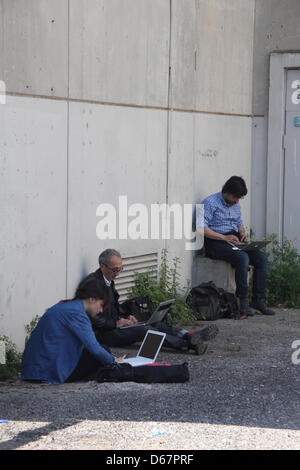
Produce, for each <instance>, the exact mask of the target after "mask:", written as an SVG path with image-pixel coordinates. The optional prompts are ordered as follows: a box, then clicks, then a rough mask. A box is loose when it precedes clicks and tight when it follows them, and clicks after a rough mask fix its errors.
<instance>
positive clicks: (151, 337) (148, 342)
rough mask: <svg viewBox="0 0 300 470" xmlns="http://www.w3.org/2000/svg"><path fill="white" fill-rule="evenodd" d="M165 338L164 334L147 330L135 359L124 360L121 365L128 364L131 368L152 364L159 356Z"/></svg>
mask: <svg viewBox="0 0 300 470" xmlns="http://www.w3.org/2000/svg"><path fill="white" fill-rule="evenodd" d="M165 337H166V333H161V332H160V331H153V330H148V331H147V333H146V335H145V338H144V340H143V342H142V345H141V347H140V349H139V352H138V353H137V355H136V357H133V358H131V359H124V361H123V363H126V364H130V365H131V366H133V367H137V366H144V365H146V364H152V363H153V362H155V360H156V358H157V356H158V354H159V351H160V348H161V347H162V345H163V342H164V339H165Z"/></svg>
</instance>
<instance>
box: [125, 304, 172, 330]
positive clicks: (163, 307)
mask: <svg viewBox="0 0 300 470" xmlns="http://www.w3.org/2000/svg"><path fill="white" fill-rule="evenodd" d="M174 302H175V299H170V300H165V301H164V302H161V303H160V304H159V306H158V307H157V309H156V310H155V312H154V313H152V315H151V317H150V318H149V320H147V321H142V322H137V323H134V325H129V326H120V329H122V330H123V329H124V328H134V327H136V326H143V325H144V326H145V325H153V324H154V323H158V322H161V321H163V319H164V318H165V316H166V315H167V313H168V311H169V309H170V307H171V305H172V304H173V303H174Z"/></svg>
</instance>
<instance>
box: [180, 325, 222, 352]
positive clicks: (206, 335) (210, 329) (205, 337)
mask: <svg viewBox="0 0 300 470" xmlns="http://www.w3.org/2000/svg"><path fill="white" fill-rule="evenodd" d="M218 332H219V328H218V327H217V326H216V325H207V326H204V327H203V328H200V329H199V328H198V329H193V330H191V331H189V332H188V333H187V337H188V342H189V348H190V349H193V350H194V351H195V353H196V354H197V356H201V355H202V354H205V353H206V351H207V348H208V341H210V340H211V339H214V338H215V337H216V336H217V334H218Z"/></svg>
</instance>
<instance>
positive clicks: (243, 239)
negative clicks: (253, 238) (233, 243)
mask: <svg viewBox="0 0 300 470" xmlns="http://www.w3.org/2000/svg"><path fill="white" fill-rule="evenodd" d="M241 242H243V243H249V239H248V237H247V235H245V234H244V233H241Z"/></svg>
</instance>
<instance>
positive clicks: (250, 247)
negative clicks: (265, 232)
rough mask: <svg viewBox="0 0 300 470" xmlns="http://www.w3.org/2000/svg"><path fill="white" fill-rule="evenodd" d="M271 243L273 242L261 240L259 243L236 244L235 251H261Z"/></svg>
mask: <svg viewBox="0 0 300 470" xmlns="http://www.w3.org/2000/svg"><path fill="white" fill-rule="evenodd" d="M269 243H271V240H260V241H257V242H249V243H236V244H235V245H234V247H233V248H232V249H233V250H234V249H238V250H243V251H254V250H260V249H261V248H264V247H265V246H266V245H268V244H269Z"/></svg>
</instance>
